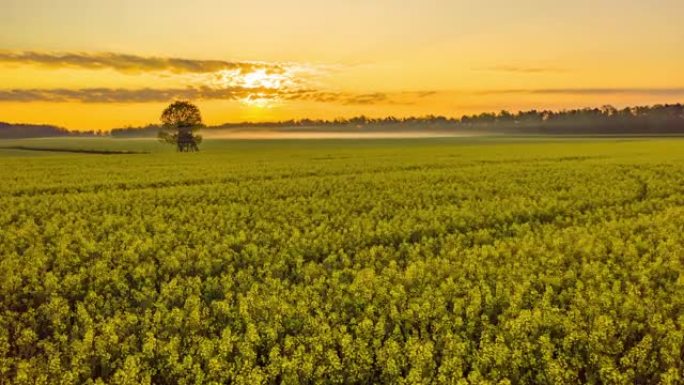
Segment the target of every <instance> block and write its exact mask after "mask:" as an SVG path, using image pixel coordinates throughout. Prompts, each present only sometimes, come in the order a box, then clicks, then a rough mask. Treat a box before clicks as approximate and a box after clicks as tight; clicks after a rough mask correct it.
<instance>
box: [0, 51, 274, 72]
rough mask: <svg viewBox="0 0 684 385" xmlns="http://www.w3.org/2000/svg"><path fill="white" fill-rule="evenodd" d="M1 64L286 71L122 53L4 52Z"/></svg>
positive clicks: (253, 64)
mask: <svg viewBox="0 0 684 385" xmlns="http://www.w3.org/2000/svg"><path fill="white" fill-rule="evenodd" d="M0 63H8V64H19V65H40V66H45V67H49V68H83V69H111V70H115V71H119V72H125V73H143V72H169V73H174V74H183V73H195V74H205V73H212V72H218V71H223V70H232V71H238V72H240V73H249V72H252V71H255V70H267V71H268V72H271V73H282V72H283V71H284V67H283V66H282V65H281V64H275V63H259V62H239V61H224V60H197V59H183V58H170V57H154V56H137V55H129V54H120V53H111V52H105V53H40V52H18V53H17V52H2V51H0Z"/></svg>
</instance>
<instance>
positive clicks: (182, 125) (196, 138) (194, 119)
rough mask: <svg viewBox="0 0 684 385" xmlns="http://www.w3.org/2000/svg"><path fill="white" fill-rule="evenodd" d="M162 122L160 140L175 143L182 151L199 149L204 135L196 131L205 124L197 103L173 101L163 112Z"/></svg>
mask: <svg viewBox="0 0 684 385" xmlns="http://www.w3.org/2000/svg"><path fill="white" fill-rule="evenodd" d="M161 122H162V129H161V130H160V131H159V135H158V136H159V140H160V141H162V142H165V143H169V144H175V145H176V148H177V149H178V151H180V152H190V151H199V147H198V145H199V144H200V143H202V137H201V136H200V135H197V134H196V132H197V131H198V130H199V129H200V128H201V127H202V126H203V124H202V115H200V111H199V108H197V106H196V105H194V104H192V103H190V102H187V101H177V102H173V103H171V104H170V105H169V106H168V107H166V109H165V110H164V112H163V113H162V115H161Z"/></svg>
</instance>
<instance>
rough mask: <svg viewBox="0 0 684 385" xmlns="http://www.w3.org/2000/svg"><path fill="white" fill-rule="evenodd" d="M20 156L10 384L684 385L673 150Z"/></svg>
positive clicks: (677, 172) (0, 261) (584, 143)
mask: <svg viewBox="0 0 684 385" xmlns="http://www.w3.org/2000/svg"><path fill="white" fill-rule="evenodd" d="M26 146H33V147H35V148H41V149H49V148H53V149H81V150H82V149H87V150H106V151H136V152H148V154H135V155H100V154H78V153H64V152H50V151H27V150H18V149H2V148H0V170H2V176H3V182H4V183H2V184H0V207H1V208H2V210H0V311H1V313H0V384H3V383H5V382H3V381H4V380H3V379H9V381H8V383H45V382H47V379H50V382H51V383H52V382H55V383H56V382H60V383H64V384H83V383H89V381H92V382H91V383H95V381H97V380H101V381H103V382H105V383H121V384H123V383H136V384H137V383H143V384H144V383H148V384H149V383H154V384H183V383H184V384H189V383H197V384H199V383H214V384H219V383H236V384H279V383H292V384H296V383H301V384H307V383H308V384H313V383H337V384H357V383H366V384H372V383H387V384H397V383H399V384H401V383H406V384H409V383H411V384H413V383H416V384H417V383H423V384H428V383H440V384H441V383H444V384H466V383H473V384H576V383H593V384H636V383H639V384H654V383H663V384H681V383H682V382H684V364H683V363H682V356H683V355H684V275H683V273H684V259H683V258H684V140H680V139H638V138H622V139H619V138H604V139H596V138H574V139H558V138H554V139H547V138H518V139H509V138H503V137H500V138H496V137H488V138H477V137H474V138H433V139H392V140H390V139H372V140H371V139H368V140H360V139H354V140H261V141H223V140H207V141H206V142H205V143H204V144H203V145H202V151H201V152H200V153H190V154H178V153H175V152H174V151H173V148H172V147H169V146H164V145H162V144H160V143H158V142H156V141H154V140H134V139H131V140H122V139H35V140H16V141H0V147H26ZM126 381H128V382H126Z"/></svg>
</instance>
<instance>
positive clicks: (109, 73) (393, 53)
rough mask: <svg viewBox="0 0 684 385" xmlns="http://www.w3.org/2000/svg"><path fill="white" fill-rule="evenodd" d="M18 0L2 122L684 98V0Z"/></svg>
mask: <svg viewBox="0 0 684 385" xmlns="http://www.w3.org/2000/svg"><path fill="white" fill-rule="evenodd" d="M55 3H57V2H54V1H50V0H3V6H2V8H3V9H2V12H1V13H0V121H10V122H31V123H52V124H58V125H62V126H66V127H69V128H77V129H93V128H94V129H107V128H112V127H118V126H125V125H139V124H147V123H153V122H157V120H158V118H159V114H160V112H161V110H162V109H163V107H164V106H165V105H166V104H167V103H168V102H169V101H171V100H173V99H175V98H188V99H191V100H193V101H194V102H196V103H197V104H198V105H199V107H200V108H201V110H202V112H203V114H204V117H205V121H206V123H208V124H218V123H221V122H235V121H242V120H256V121H267V120H279V119H290V118H304V117H310V118H335V117H341V116H347V117H348V116H352V115H359V114H365V115H369V116H385V115H397V116H406V115H425V114H443V115H449V116H459V115H462V114H464V113H476V112H482V111H497V110H501V109H509V110H518V109H528V108H552V109H562V108H570V107H583V106H597V105H603V104H613V105H617V106H623V105H632V104H652V103H665V102H681V101H684V71H682V68H684V49H682V47H684V24H683V23H681V21H680V18H681V15H682V14H684V2H682V1H680V0H677V1H675V0H652V1H649V2H645V1H636V0H622V1H618V0H594V1H589V0H577V1H572V2H570V1H563V2H561V1H548V0H518V1H515V2H511V1H510V0H489V1H481V0H480V1H475V0H421V1H419V0H403V1H400V0H345V1H335V2H333V1H314V0H293V1H277V0H251V1H247V0H230V1H226V0H221V1H219V0H196V1H175V0H165V1H162V0H143V1H141V0H137V1H133V0H119V1H111V2H100V1H90V0H61V1H59V2H58V3H59V6H56V5H55Z"/></svg>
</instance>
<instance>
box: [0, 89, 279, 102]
mask: <svg viewBox="0 0 684 385" xmlns="http://www.w3.org/2000/svg"><path fill="white" fill-rule="evenodd" d="M288 94H289V92H286V91H280V90H275V89H269V88H244V87H230V88H209V87H188V88H161V89H155V88H141V89H123V88H81V89H65V88H55V89H12V90H0V101H13V102H56V103H62V102H82V103H149V102H167V101H170V100H174V99H191V100H196V99H222V100H238V99H241V98H246V97H250V96H255V95H257V96H259V97H263V98H275V97H278V96H287V95H288Z"/></svg>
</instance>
